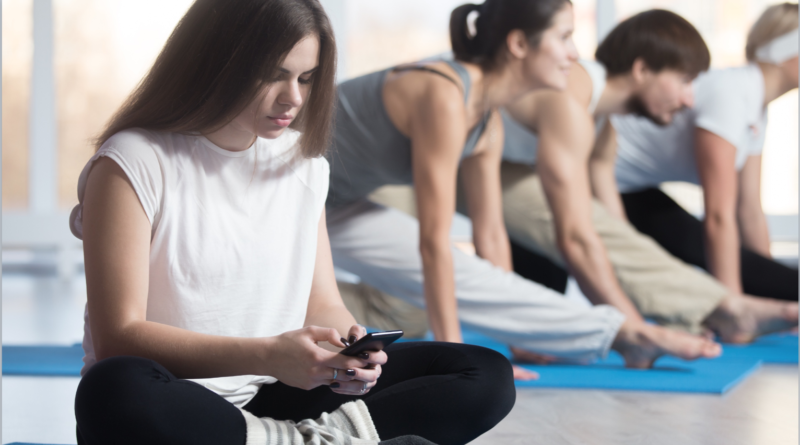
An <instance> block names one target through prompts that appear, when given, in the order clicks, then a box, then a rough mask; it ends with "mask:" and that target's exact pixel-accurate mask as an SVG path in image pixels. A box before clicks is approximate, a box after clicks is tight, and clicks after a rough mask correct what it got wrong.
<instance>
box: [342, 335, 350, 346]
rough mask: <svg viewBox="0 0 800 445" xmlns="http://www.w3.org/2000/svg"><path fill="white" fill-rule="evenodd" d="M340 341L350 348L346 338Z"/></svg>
mask: <svg viewBox="0 0 800 445" xmlns="http://www.w3.org/2000/svg"><path fill="white" fill-rule="evenodd" d="M339 341H340V342H342V343H344V345H345V346H350V342H349V341H347V340H345V339H344V337H342V338H340V339H339Z"/></svg>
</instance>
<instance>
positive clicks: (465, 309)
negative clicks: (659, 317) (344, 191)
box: [327, 200, 624, 361]
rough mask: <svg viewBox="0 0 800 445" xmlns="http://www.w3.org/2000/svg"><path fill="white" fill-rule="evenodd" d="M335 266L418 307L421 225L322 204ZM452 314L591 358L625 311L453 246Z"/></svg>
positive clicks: (372, 208)
mask: <svg viewBox="0 0 800 445" xmlns="http://www.w3.org/2000/svg"><path fill="white" fill-rule="evenodd" d="M327 220H328V234H329V236H330V241H331V251H332V253H333V262H334V264H335V265H336V267H339V268H342V269H344V270H347V271H349V272H352V273H354V274H356V275H358V276H359V277H361V279H362V281H364V282H365V283H367V284H369V285H371V286H373V287H375V288H377V289H380V290H381V291H383V292H386V293H388V294H390V295H393V296H395V297H398V298H401V299H403V300H405V301H406V302H408V303H410V304H413V305H414V306H417V307H420V308H423V307H424V306H425V298H424V294H423V275H422V259H421V257H420V253H419V248H418V246H419V225H418V222H417V220H416V219H415V218H413V217H411V216H409V215H406V214H405V213H402V212H401V211H399V210H396V209H392V208H388V207H384V206H381V205H379V204H375V203H373V202H371V201H368V200H362V201H358V202H355V203H353V204H349V205H347V206H343V207H339V208H335V209H328V215H327ZM452 253H453V267H454V270H455V287H456V299H457V301H458V318H459V320H460V321H461V323H462V324H463V325H464V326H467V327H469V328H471V329H474V330H476V331H478V332H481V333H483V334H485V335H487V336H490V337H492V338H494V339H496V340H498V341H501V342H504V343H507V344H510V345H513V346H517V347H520V348H524V349H527V350H530V351H534V352H538V353H542V354H548V355H553V356H556V357H559V358H562V359H567V360H576V361H584V360H594V359H596V358H600V357H603V356H604V355H605V354H606V353H607V352H608V350H609V348H610V347H611V343H612V342H613V340H614V338H615V337H616V334H617V331H618V330H619V327H620V325H621V324H622V322H623V320H624V316H623V315H622V314H621V313H620V312H619V311H618V310H617V309H616V308H613V307H611V306H607V305H598V306H593V307H585V306H583V305H580V304H578V303H575V302H573V301H571V300H567V299H566V298H564V297H563V296H562V295H561V294H558V293H556V292H554V291H552V290H550V289H547V288H545V287H544V286H541V285H539V284H537V283H534V282H532V281H528V280H526V279H524V278H522V277H520V276H518V275H516V274H514V273H511V272H507V271H505V270H503V269H500V268H498V267H495V266H494V265H492V264H491V263H489V262H488V261H485V260H483V259H481V258H478V257H474V256H470V255H467V254H465V253H463V252H461V251H460V250H458V249H456V248H453V249H452Z"/></svg>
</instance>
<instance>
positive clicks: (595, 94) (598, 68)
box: [578, 59, 607, 114]
mask: <svg viewBox="0 0 800 445" xmlns="http://www.w3.org/2000/svg"><path fill="white" fill-rule="evenodd" d="M578 63H580V64H581V66H582V67H583V69H584V70H586V73H588V74H589V78H590V79H591V80H592V98H591V101H590V102H589V113H592V114H594V110H595V108H597V103H598V102H600V96H602V95H603V90H605V89H606V75H607V74H606V68H605V67H604V66H603V65H602V64H601V63H600V62H597V61H594V60H586V59H578Z"/></svg>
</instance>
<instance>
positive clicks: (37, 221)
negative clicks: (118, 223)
mask: <svg viewBox="0 0 800 445" xmlns="http://www.w3.org/2000/svg"><path fill="white" fill-rule="evenodd" d="M190 3H191V1H190V0H167V1H165V0H4V1H3V2H2V45H3V48H2V50H3V64H2V75H3V85H2V97H3V113H2V116H3V117H2V124H3V127H2V128H3V133H2V210H3V247H4V252H3V263H4V265H5V266H6V267H7V269H6V270H7V271H13V270H14V267H15V264H21V263H26V264H30V263H31V262H32V261H33V262H34V263H36V261H35V260H36V258H44V256H47V255H50V256H52V257H53V258H54V259H55V260H54V261H55V262H54V263H53V264H54V265H47V264H44V263H42V264H41V267H43V268H48V267H55V268H56V269H58V270H59V271H60V272H59V273H60V274H62V275H72V274H74V273H75V271H76V267H79V263H80V260H81V253H80V250H79V247H80V244H79V243H78V241H77V240H75V239H74V238H73V237H72V236H71V235H70V234H69V231H68V228H67V223H66V221H67V214H68V212H69V210H70V209H71V208H72V207H73V206H74V205H75V204H76V203H77V193H76V189H77V179H78V176H79V174H80V171H81V169H82V168H83V166H84V165H85V163H86V161H87V160H88V159H89V157H90V156H91V155H92V154H93V152H94V149H93V147H92V143H91V141H92V138H93V137H94V136H96V135H97V134H98V133H99V132H100V130H101V129H102V127H103V125H104V123H105V122H107V120H108V119H109V117H110V115H111V114H112V113H113V112H114V111H115V109H116V108H117V107H118V106H119V105H120V104H121V103H122V101H123V100H124V99H125V97H126V96H127V94H128V93H129V92H130V91H131V90H132V88H133V87H134V86H135V85H136V84H137V82H138V81H139V80H140V79H141V78H142V76H143V75H144V74H145V72H146V71H147V69H148V68H149V67H150V65H151V64H152V62H153V60H154V59H155V57H156V55H157V54H158V52H159V50H160V49H161V47H162V45H163V43H164V42H165V40H166V39H167V37H168V36H169V33H170V32H171V30H172V28H173V27H174V26H175V24H176V23H177V21H178V20H179V19H180V17H181V16H182V14H183V13H184V12H185V10H186V9H187V8H188V7H189V5H190ZM322 3H323V4H324V6H325V7H326V9H327V10H328V12H329V14H330V16H331V18H332V20H333V22H334V28H335V30H336V33H337V38H338V40H339V42H340V53H341V54H340V67H339V73H338V76H339V80H345V79H346V78H349V77H353V76H358V75H360V74H364V73H367V72H370V71H373V70H377V69H380V68H383V67H386V66H389V65H393V64H398V63H403V62H409V61H414V60H417V59H420V58H423V57H426V56H430V55H433V54H437V53H441V52H444V51H448V50H449V38H448V31H447V30H448V21H449V15H450V11H451V10H452V9H453V8H454V7H455V6H458V5H459V4H462V3H463V2H462V0H435V1H430V0H381V1H374V0H323V1H322ZM573 3H574V8H575V12H576V33H575V42H576V44H577V47H578V50H579V52H580V55H581V56H582V57H584V58H593V53H594V49H595V47H596V45H597V42H598V39H599V38H602V36H604V35H605V33H606V32H607V31H608V30H609V29H610V28H612V27H613V26H614V24H615V23H617V22H618V21H619V20H622V19H624V18H626V17H628V16H630V15H632V14H635V13H637V12H639V11H642V10H645V9H650V8H665V9H670V10H673V11H675V12H677V13H678V14H680V15H682V16H684V17H685V18H687V19H688V20H689V21H690V22H692V23H693V24H694V25H695V26H696V27H697V28H698V29H699V30H700V32H701V33H702V35H703V37H704V38H705V40H706V42H707V43H708V45H709V47H710V48H711V53H712V65H713V66H715V67H725V66H731V65H739V64H742V63H744V61H745V58H744V50H743V48H744V44H745V39H746V35H747V30H748V29H749V27H750V25H751V24H752V23H753V21H754V20H755V19H756V18H757V17H758V15H759V14H760V13H761V12H762V11H763V10H764V8H765V7H766V6H768V5H770V4H772V3H774V1H769V0H701V1H698V0H573ZM797 104H798V101H797V91H796V90H795V91H793V92H791V93H789V94H787V95H785V96H784V97H782V98H780V99H778V100H777V101H775V102H774V103H773V104H772V105H770V125H769V128H768V134H767V141H766V147H765V150H764V159H763V175H762V177H763V188H762V190H763V194H762V199H763V203H764V208H765V211H766V213H767V214H769V215H771V216H775V218H771V221H774V222H776V223H775V224H773V226H775V227H778V228H777V229H776V231H775V233H776V234H777V233H779V232H780V233H783V232H787V233H789V232H791V234H793V235H794V238H795V239H796V231H797V229H796V221H797V218H796V215H797V213H798V158H797V156H798V105H797ZM665 189H666V190H667V191H668V192H669V193H670V194H672V195H673V196H675V197H676V198H677V199H678V200H679V201H680V202H681V203H682V204H684V205H685V206H686V207H687V208H689V209H690V210H691V211H692V212H693V213H695V214H699V213H701V212H702V199H701V196H700V193H699V191H698V190H697V188H696V187H694V186H690V185H688V184H668V185H667V186H665ZM787 236H788V235H785V236H784V235H781V236H777V238H776V241H779V242H780V243H782V244H780V245H777V244H776V246H778V247H776V249H777V248H783V249H784V250H786V249H789V251H790V253H791V252H794V254H795V255H796V244H794V245H788V244H786V243H785V242H784V241H785V240H784V238H786V237H787ZM778 238H780V239H778ZM781 246H782V247H781ZM792 246H795V247H792ZM792 249H794V250H792ZM45 263H47V262H45ZM48 264H49V263H48ZM8 267H11V269H8Z"/></svg>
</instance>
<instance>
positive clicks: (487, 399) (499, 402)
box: [476, 348, 517, 426]
mask: <svg viewBox="0 0 800 445" xmlns="http://www.w3.org/2000/svg"><path fill="white" fill-rule="evenodd" d="M478 359H479V362H480V366H481V370H480V377H479V378H480V381H479V382H478V385H476V386H478V388H479V390H478V391H477V394H476V395H477V396H479V398H480V399H481V400H482V403H483V404H485V406H486V407H488V408H487V410H488V412H487V413H485V415H486V416H487V420H491V422H493V423H492V426H494V425H495V424H497V423H498V422H500V421H501V420H503V418H505V417H506V416H507V415H508V413H510V412H511V409H512V408H513V407H514V403H515V402H516V400H517V389H516V387H515V386H514V372H513V370H512V368H511V363H510V362H509V361H508V359H507V358H506V357H505V356H503V355H502V354H500V353H499V352H497V351H494V350H491V349H487V348H480V354H479V357H478Z"/></svg>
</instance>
